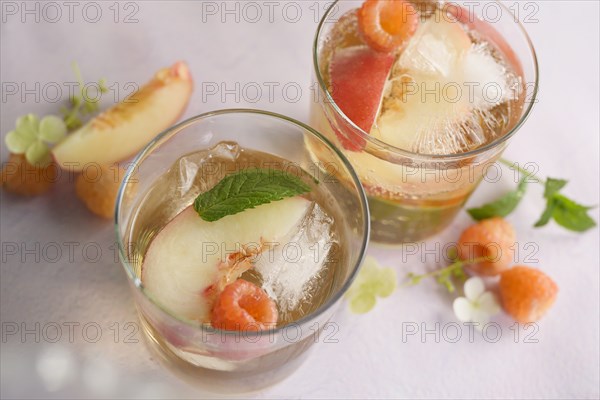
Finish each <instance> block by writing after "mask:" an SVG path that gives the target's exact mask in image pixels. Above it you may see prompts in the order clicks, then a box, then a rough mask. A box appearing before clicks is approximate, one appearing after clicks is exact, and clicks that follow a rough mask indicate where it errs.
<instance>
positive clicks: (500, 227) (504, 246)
mask: <svg viewBox="0 0 600 400" xmlns="http://www.w3.org/2000/svg"><path fill="white" fill-rule="evenodd" d="M515 241H516V236H515V231H514V229H513V227H512V225H511V224H510V223H508V222H507V221H506V220H504V219H502V218H500V217H494V218H490V219H485V220H483V221H480V222H479V223H477V224H474V225H471V226H470V227H468V228H467V229H465V230H464V232H463V233H462V235H461V236H460V239H459V240H458V255H459V258H460V259H461V260H472V259H475V258H484V259H485V261H481V262H478V263H470V264H469V265H468V266H467V268H468V269H469V270H471V271H472V272H474V273H476V274H478V275H483V276H492V275H498V274H499V273H501V272H502V271H504V270H505V269H507V268H508V267H509V266H510V265H511V263H512V262H513V256H514V244H515Z"/></svg>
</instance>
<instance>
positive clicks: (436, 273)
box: [405, 257, 488, 286]
mask: <svg viewBox="0 0 600 400" xmlns="http://www.w3.org/2000/svg"><path fill="white" fill-rule="evenodd" d="M483 261H488V257H477V258H473V259H471V260H457V261H455V262H453V263H452V264H450V265H448V266H447V267H444V268H440V269H436V270H435V271H431V272H428V273H426V274H423V275H410V274H409V278H410V281H409V282H408V283H407V284H405V286H411V285H412V282H413V281H414V279H417V280H419V281H420V280H422V279H425V278H432V277H435V276H439V275H443V274H444V273H448V272H452V271H453V270H455V269H458V268H462V267H464V266H465V265H470V264H477V263H480V262H483Z"/></svg>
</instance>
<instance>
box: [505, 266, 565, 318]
mask: <svg viewBox="0 0 600 400" xmlns="http://www.w3.org/2000/svg"><path fill="white" fill-rule="evenodd" d="M557 294H558V286H557V285H556V283H554V281H553V280H552V279H551V278H550V277H549V276H548V275H546V274H545V273H543V272H542V271H540V270H539V269H536V268H529V267H525V266H516V267H514V268H511V269H509V270H507V271H504V272H503V273H502V275H500V297H501V299H502V306H503V307H504V311H506V312H507V313H508V314H509V315H510V316H512V317H513V318H514V319H515V320H516V321H517V322H521V323H528V322H536V321H538V320H539V319H540V318H542V316H544V314H545V313H546V311H548V309H549V308H550V307H551V306H552V304H554V301H555V300H556V295H557Z"/></svg>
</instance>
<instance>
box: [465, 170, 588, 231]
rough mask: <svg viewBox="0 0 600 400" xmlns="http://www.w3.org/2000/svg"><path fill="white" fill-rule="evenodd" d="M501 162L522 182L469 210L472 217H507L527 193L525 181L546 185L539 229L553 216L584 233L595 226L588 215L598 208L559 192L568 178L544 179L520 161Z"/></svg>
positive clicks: (559, 221) (564, 225)
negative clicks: (523, 166) (494, 198)
mask: <svg viewBox="0 0 600 400" xmlns="http://www.w3.org/2000/svg"><path fill="white" fill-rule="evenodd" d="M500 163H501V164H504V165H506V166H508V167H509V168H510V169H512V170H514V171H515V173H516V174H517V175H521V176H522V177H521V179H520V180H519V184H518V186H517V188H516V189H515V190H512V191H510V192H508V193H506V194H504V195H503V196H501V197H500V198H498V199H497V200H495V201H492V202H490V203H487V204H484V205H483V206H481V207H475V208H470V209H468V210H467V212H468V213H469V214H470V215H471V217H473V219H475V220H481V219H485V218H491V217H494V216H502V217H504V216H507V215H508V214H510V213H511V212H513V210H514V209H515V208H516V207H517V206H518V205H519V202H520V201H521V199H522V198H523V195H524V194H525V190H526V188H527V185H526V184H527V183H528V182H533V183H539V184H541V185H544V198H545V199H546V208H545V209H544V211H543V213H542V215H541V216H540V218H539V219H538V221H537V222H536V223H535V225H534V226H535V227H536V228H538V227H541V226H544V225H546V224H547V223H548V222H549V221H550V220H551V219H554V221H555V222H556V223H557V224H559V225H560V226H562V227H563V228H565V229H568V230H571V231H574V232H585V231H587V230H589V229H591V228H593V227H595V226H596V221H594V219H593V218H592V217H591V216H590V215H589V214H588V212H589V210H591V209H593V208H595V207H591V206H584V205H581V204H579V203H577V202H576V201H574V200H572V199H570V198H569V197H567V196H565V195H563V194H561V193H559V192H560V190H561V189H562V188H563V187H565V185H566V184H567V182H568V181H566V180H564V179H556V178H547V179H546V180H545V181H544V180H543V179H539V178H537V177H536V176H535V174H533V173H532V172H531V171H528V170H526V169H524V168H522V167H520V166H519V164H518V163H515V162H512V161H509V160H506V159H500Z"/></svg>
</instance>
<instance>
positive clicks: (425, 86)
mask: <svg viewBox="0 0 600 400" xmlns="http://www.w3.org/2000/svg"><path fill="white" fill-rule="evenodd" d="M514 78H515V77H514V74H512V73H511V72H510V71H508V70H507V67H506V65H505V64H504V63H503V61H502V60H501V59H500V58H499V57H498V55H497V54H495V53H494V50H493V48H492V47H491V45H490V44H488V43H485V42H481V43H474V42H473V41H472V40H471V37H470V36H469V35H468V33H467V32H466V31H465V29H464V28H463V27H462V26H461V25H460V24H459V23H456V22H452V21H451V20H449V19H448V18H445V17H443V16H441V15H434V16H432V17H431V18H430V19H428V20H427V21H425V22H424V23H422V24H421V25H420V27H419V28H418V29H417V32H416V33H415V35H414V36H413V38H412V39H411V40H410V42H409V44H408V46H407V47H406V49H405V50H404V52H403V54H402V55H401V57H400V58H399V60H398V62H397V63H396V65H395V66H394V69H393V73H392V76H391V78H390V82H389V88H390V89H389V94H388V95H387V97H386V98H385V99H384V102H383V107H382V112H381V113H380V116H379V118H378V119H377V122H376V124H375V126H374V127H373V129H372V131H371V134H372V135H374V136H376V137H379V138H380V139H382V140H383V141H385V142H387V143H390V144H392V145H394V146H397V147H400V148H403V149H406V150H410V151H414V152H418V153H422V154H453V153H460V152H464V151H467V150H470V149H472V148H476V147H479V146H481V145H482V144H484V143H486V142H489V141H491V140H493V139H494V138H495V137H497V135H499V134H502V133H503V132H502V129H504V127H505V125H506V120H507V119H509V116H508V115H506V113H510V109H509V107H507V106H506V104H504V103H506V102H507V101H509V100H512V99H514V98H516V90H515V89H516V88H517V87H518V85H514ZM500 105H504V107H498V106H500Z"/></svg>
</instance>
